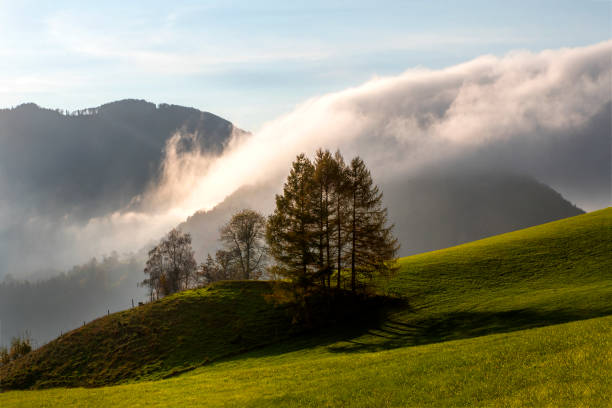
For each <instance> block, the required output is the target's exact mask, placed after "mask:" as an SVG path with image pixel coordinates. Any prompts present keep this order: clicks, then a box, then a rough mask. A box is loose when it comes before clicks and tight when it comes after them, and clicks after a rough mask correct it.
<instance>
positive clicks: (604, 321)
mask: <svg viewBox="0 0 612 408" xmlns="http://www.w3.org/2000/svg"><path fill="white" fill-rule="evenodd" d="M611 250H612V209H606V210H601V211H597V212H593V213H589V214H585V215H580V216H577V217H572V218H568V219H565V220H560V221H556V222H552V223H549V224H544V225H541V226H537V227H533V228H528V229H525V230H520V231H516V232H512V233H508V234H503V235H499V236H496V237H492V238H487V239H483V240H480V241H476V242H473V243H469V244H465V245H461V246H458V247H453V248H449V249H445V250H440V251H435V252H431V253H426V254H421V255H416V256H411V257H408V258H403V259H402V260H401V269H400V271H399V272H398V274H397V275H396V276H395V278H394V279H392V280H391V281H389V282H385V283H381V284H380V285H379V290H380V291H381V292H383V293H388V294H394V295H396V296H400V297H402V298H403V299H404V302H403V303H402V304H398V305H396V306H394V307H393V308H390V309H388V310H387V311H386V315H385V319H384V320H383V321H382V322H380V324H378V325H376V326H372V325H359V326H354V327H352V328H351V329H347V328H346V327H344V328H339V329H336V330H332V329H329V330H325V331H322V332H320V333H318V334H315V333H311V334H308V335H302V336H300V337H299V338H292V339H287V340H284V341H280V342H279V341H278V340H281V338H282V337H283V334H285V333H286V331H287V330H288V328H289V327H290V323H289V321H288V319H287V314H286V311H284V310H282V309H277V308H274V307H273V305H271V304H270V303H267V302H265V301H264V300H263V299H262V295H263V293H265V292H266V291H269V290H270V288H269V285H268V284H263V283H245V282H236V283H226V284H222V285H220V286H213V287H212V288H211V289H205V290H200V291H190V292H185V293H184V294H179V295H177V296H174V297H170V298H168V299H164V300H163V301H161V302H158V303H153V304H152V305H147V306H145V308H150V309H141V308H138V309H136V310H132V311H126V312H123V313H120V314H116V316H115V317H113V316H111V317H112V318H114V319H118V321H125V323H126V325H125V326H124V327H125V328H124V329H123V330H124V331H125V332H126V334H124V335H125V336H134V334H133V333H132V332H133V330H132V329H131V327H132V325H133V323H134V322H137V321H138V320H137V319H136V316H137V315H138V314H142V313H149V314H151V315H152V316H154V315H155V314H154V313H150V312H151V311H153V310H161V309H163V310H168V309H170V308H169V307H168V306H169V305H171V304H173V305H174V307H175V308H177V309H176V310H179V309H178V308H181V307H183V306H181V305H182V304H183V303H184V302H187V301H190V302H192V303H193V304H194V305H196V304H197V305H200V304H203V303H201V302H207V303H206V304H207V305H217V304H223V305H225V306H224V308H226V309H221V310H225V312H223V313H220V314H219V315H218V318H219V319H226V318H227V317H232V316H234V315H238V314H239V315H240V316H241V319H240V320H241V321H242V322H243V323H241V324H242V325H244V326H241V325H240V324H237V325H234V326H233V325H232V320H231V319H228V320H227V321H226V320H219V321H217V323H215V324H208V325H204V327H203V328H199V327H198V328H197V329H196V328H192V329H189V330H191V331H185V328H186V327H190V326H194V325H192V324H190V323H189V322H194V321H197V319H199V318H202V317H201V316H203V313H204V312H203V311H204V310H209V311H210V310H215V309H213V308H211V306H207V307H206V308H198V309H197V310H198V312H197V313H196V312H194V314H193V315H185V317H184V320H183V323H182V325H181V324H177V323H176V322H174V321H166V322H165V323H164V324H165V327H167V328H168V329H167V330H169V331H167V332H166V333H167V334H168V335H169V333H172V334H171V336H172V338H173V339H174V341H177V340H178V339H179V338H181V339H182V340H181V341H182V342H183V343H172V342H168V341H167V340H163V341H162V338H164V336H162V333H160V334H158V335H157V337H158V339H159V340H158V342H159V344H166V345H167V346H164V347H161V346H157V347H158V349H160V350H164V354H162V356H163V358H162V357H159V358H157V357H156V358H154V359H152V360H151V357H150V356H149V355H148V354H147V350H149V349H148V348H147V346H145V345H146V344H148V343H147V342H145V341H143V343H142V344H143V346H142V347H143V348H142V354H141V355H139V356H132V357H131V358H132V360H130V361H131V363H130V364H133V366H131V368H130V372H137V373H139V376H140V377H141V378H159V377H160V376H165V375H168V374H170V373H173V372H177V371H182V370H184V369H186V368H189V367H194V366H197V365H201V364H202V363H203V362H205V361H206V359H208V360H214V359H215V358H220V357H222V356H224V355H229V354H234V357H231V358H225V359H221V360H220V361H218V362H215V363H213V364H209V365H207V366H205V367H202V368H199V369H197V370H195V371H193V372H190V373H187V374H183V375H182V376H180V377H177V378H174V379H170V380H164V381H160V382H140V383H136V384H130V385H122V386H117V387H110V388H101V389H94V390H85V389H73V390H68V391H67V390H48V391H33V392H9V393H5V394H2V395H0V403H2V404H3V406H4V404H6V405H7V406H11V405H10V404H11V403H15V404H16V403H18V402H19V401H22V402H23V401H27V402H28V403H31V404H32V405H37V404H38V403H40V402H41V401H43V399H50V401H57V403H56V404H55V405H54V404H53V403H52V402H51V403H49V405H50V406H62V405H63V404H64V403H65V402H67V401H68V402H69V401H90V402H91V404H92V405H94V406H95V403H97V404H100V406H104V405H109V404H113V405H114V404H118V405H125V406H130V405H131V406H133V405H135V404H136V403H138V404H143V405H147V406H155V405H165V404H164V401H165V402H166V404H167V403H168V401H179V400H180V401H181V404H183V403H184V404H185V405H190V404H191V405H197V404H206V405H209V406H215V405H224V404H226V403H227V404H228V405H231V403H233V404H234V405H236V406H239V405H243V406H244V405H249V406H266V405H271V404H280V405H287V406H293V405H295V406H297V405H300V406H301V405H306V406H321V405H350V406H371V405H372V404H374V403H375V402H376V403H375V404H374V405H380V406H385V405H386V406H406V405H407V406H424V405H432V406H436V405H438V406H448V405H465V404H467V405H484V406H486V405H509V406H512V405H523V404H522V402H524V401H532V403H541V402H542V401H547V402H546V403H547V404H552V405H558V404H556V403H555V401H557V402H563V401H566V400H565V399H564V398H567V401H574V402H576V404H572V403H570V404H569V405H572V406H574V405H576V406H580V404H583V405H584V406H598V405H605V404H604V400H605V395H606V394H605V392H604V393H602V391H603V390H605V389H607V387H608V386H609V385H610V384H609V380H608V379H607V378H608V377H609V375H607V374H609V373H610V371H611V367H610V365H611V359H612V356H611V355H610V350H611V348H610V342H611V341H612V333H611V331H610V329H609V327H610V322H611V320H610V317H604V318H597V317H600V316H606V315H610V314H612V256H610V254H611V253H612V251H611ZM241 291H242V292H244V293H240V292H241ZM202 297H203V298H205V299H207V300H202V299H200V298H202ZM224 298H225V299H232V301H228V302H225V303H224V302H223V299H224ZM243 298H245V299H244V300H243ZM164 302H167V303H164ZM234 302H240V304H237V303H234ZM253 304H257V305H259V306H260V309H259V311H258V312H257V313H254V312H253V311H251V310H243V309H245V308H246V309H249V308H250V307H251V305H253ZM162 305H164V307H162ZM156 308H157V309H156ZM159 313H160V315H162V314H163V313H162V312H161V311H160V312H159ZM209 313H211V312H209ZM120 316H121V319H119V317H120ZM166 316H168V315H166ZM250 318H253V319H256V320H253V321H251V320H248V319H250ZM105 319H106V320H105ZM122 319H124V320H122ZM585 319H590V320H585ZM162 320H163V319H162ZM576 320H582V321H580V322H575V323H571V324H564V325H556V326H551V327H547V328H538V329H534V327H538V326H547V325H554V324H559V323H564V322H570V321H576ZM106 321H107V323H105V324H107V325H108V324H111V323H110V322H111V319H110V318H103V319H99V320H98V321H96V322H94V323H93V324H92V325H95V324H99V325H102V322H106ZM154 322H156V321H155V320H151V321H146V322H144V321H143V323H142V325H141V326H138V327H141V328H142V330H144V329H145V328H148V329H149V330H152V331H154V330H153V329H151V327H155V325H153V326H150V325H149V324H150V323H154ZM224 322H227V323H226V324H225V326H223V323H224ZM128 323H129V324H128ZM114 324H116V323H114ZM156 324H161V323H159V322H157V323H156ZM259 325H265V327H266V329H263V330H261V331H260V330H259V328H258V327H259ZM195 326H199V325H195ZM211 328H214V330H212V331H211ZM170 329H172V330H170ZM217 329H218V330H220V331H219V332H217V331H216V330H217ZM85 330H93V326H92V327H91V328H88V327H87V326H86V327H85V328H82V329H79V330H77V331H75V332H72V333H69V334H68V336H84V334H83V333H82V332H84V331H85ZM194 330H198V331H197V333H198V334H199V335H200V336H204V338H205V339H206V340H205V341H203V342H202V343H201V344H200V343H197V342H196V340H194V339H193V338H192V335H193V334H195V332H194ZM277 330H278V331H277ZM519 330H520V331H519ZM273 331H274V332H275V333H279V332H280V333H283V334H281V335H279V334H276V337H274V336H271V335H270V334H271V333H272V332H273ZM509 332H513V333H509ZM95 333H96V332H95V331H92V332H91V333H90V336H91V337H90V339H89V340H88V341H87V342H83V341H80V342H79V344H80V343H82V344H88V347H86V348H85V349H84V351H83V352H82V353H81V354H79V357H78V358H77V357H73V358H70V359H67V357H66V356H67V355H68V354H63V356H64V357H53V356H55V355H56V353H59V352H58V350H59V348H58V347H59V343H58V344H55V343H53V342H52V343H50V344H49V345H48V350H46V351H44V353H46V354H42V351H43V349H44V348H43V349H41V350H38V351H37V352H35V353H33V355H32V356H30V357H29V360H28V359H24V360H22V361H20V362H19V364H14V365H11V366H9V367H6V368H3V369H0V376H2V377H0V378H2V379H3V380H2V381H4V382H3V384H7V381H14V380H13V378H20V377H19V376H20V375H21V376H24V375H26V374H22V373H27V371H28V369H27V368H26V367H28V361H31V363H30V364H33V366H34V367H43V365H44V364H48V363H47V362H46V361H45V360H44V359H43V355H46V356H47V358H48V359H49V358H51V359H52V358H55V359H56V361H60V360H61V359H62V358H63V361H65V362H66V363H65V364H66V365H67V366H68V365H72V366H74V361H82V367H88V366H89V365H91V364H94V365H95V364H100V363H99V362H97V360H95V359H92V357H95V358H99V357H100V356H102V355H103V354H101V353H98V354H96V355H93V356H92V355H87V354H86V352H87V350H89V349H90V348H91V347H92V346H95V345H96V344H98V343H101V342H102V343H103V342H104V341H110V340H108V338H106V337H102V336H96V335H95ZM105 333H108V330H107V331H106V332H105ZM116 333H118V335H119V334H120V333H122V332H121V330H120V329H119V328H117V329H116ZM237 333H241V334H237ZM494 333H497V334H494ZM144 337H145V338H146V337H147V336H144ZM232 338H240V339H241V340H240V343H239V344H233V343H232V342H231V339H232ZM461 339H462V340H461ZM451 340H458V341H451ZM61 341H62V339H61V338H60V339H58V340H56V342H60V343H61ZM264 343H275V344H272V345H270V346H268V347H263V348H259V349H257V350H255V351H251V352H248V353H244V354H237V353H239V352H240V351H242V350H245V349H247V348H249V347H253V346H255V345H260V344H264ZM432 343H440V344H432ZM127 344H128V346H125V347H131V346H129V344H130V343H127ZM168 344H172V345H168ZM96 347H98V346H96ZM65 350H66V351H65V353H68V352H69V351H68V350H69V348H66V349H65ZM105 350H106V354H104V356H105V358H106V359H107V360H111V359H113V358H114V359H116V361H117V362H118V363H117V364H118V366H121V364H125V362H124V361H123V360H121V359H120V357H121V352H122V349H119V350H117V351H116V352H113V349H112V348H110V347H107V348H106V349H105ZM236 354H237V355H236ZM59 355H61V354H58V356H59ZM115 356H117V357H115ZM138 358H142V359H144V361H145V364H143V365H142V367H143V368H141V367H140V366H139V365H138V361H139V360H138ZM104 364H107V363H104ZM107 365H108V364H107ZM29 367H32V365H30V366H29ZM144 367H146V369H145V368H144ZM30 370H31V368H30ZM51 373H52V374H53V375H51V374H49V372H48V371H44V370H42V369H41V371H38V372H36V374H37V375H38V376H39V377H38V378H45V379H44V380H43V381H40V382H39V383H38V385H45V386H46V385H54V384H62V381H64V383H65V384H75V383H76V384H78V382H71V381H72V380H71V377H70V370H69V369H68V368H66V369H63V370H60V369H59V368H53V371H52V372H51ZM77 374H78V372H77ZM57 375H59V377H57ZM100 376H101V377H99V378H101V381H100V382H105V381H113V382H116V381H121V380H123V379H124V377H121V376H120V375H115V377H111V376H108V375H106V374H104V373H101V374H100ZM128 377H129V376H128ZM73 378H81V381H83V382H82V383H83V384H87V381H90V380H89V379H88V378H89V377H86V376H83V375H81V377H78V376H77V377H73ZM125 378H127V377H125ZM66 379H68V380H66ZM93 383H96V382H95V381H94V382H93ZM130 401H131V402H130Z"/></svg>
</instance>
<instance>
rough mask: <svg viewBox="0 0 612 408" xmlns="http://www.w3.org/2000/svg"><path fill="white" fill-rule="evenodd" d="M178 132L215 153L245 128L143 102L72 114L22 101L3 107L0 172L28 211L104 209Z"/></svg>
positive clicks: (124, 194)
mask: <svg viewBox="0 0 612 408" xmlns="http://www.w3.org/2000/svg"><path fill="white" fill-rule="evenodd" d="M176 131H182V132H185V133H195V134H197V135H198V137H197V143H199V147H200V148H201V149H202V150H203V151H205V152H210V153H213V154H219V153H220V152H221V151H223V148H224V147H225V145H226V143H227V142H228V140H229V138H230V137H231V135H232V132H242V131H241V130H239V129H236V128H235V127H234V126H233V125H232V124H231V123H230V122H228V121H227V120H225V119H223V118H220V117H218V116H215V115H213V114H211V113H208V112H202V111H199V110H197V109H194V108H186V107H183V106H177V105H167V104H160V105H155V104H153V103H150V102H146V101H141V100H133V99H128V100H122V101H117V102H112V103H108V104H105V105H102V106H99V107H97V108H91V109H85V110H81V111H77V112H73V113H70V114H64V113H61V112H59V111H54V110H50V109H44V108H41V107H39V106H37V105H35V104H24V105H19V106H17V107H15V108H12V109H2V110H0V177H1V178H3V179H4V180H5V182H6V181H11V184H10V186H11V190H13V191H11V192H10V193H11V194H9V199H11V200H14V201H18V202H19V203H21V205H22V206H25V207H26V208H25V209H26V210H29V211H32V212H44V213H45V214H56V215H64V214H66V213H70V214H72V215H76V216H78V217H80V218H83V217H92V216H95V215H100V214H105V213H107V212H109V211H113V210H116V209H118V208H121V207H123V206H125V205H127V204H128V203H129V202H130V200H131V199H132V198H133V197H134V196H136V195H138V194H140V193H142V192H143V191H144V189H145V188H146V186H147V185H148V184H149V183H151V182H153V181H154V180H155V179H156V177H157V176H158V172H159V166H160V164H161V160H162V157H163V153H164V147H165V145H166V143H167V141H168V139H169V138H170V137H171V136H172V135H173V134H174V133H175V132H176ZM190 147H193V146H185V148H190ZM0 180H1V179H0ZM7 187H8V186H7ZM0 188H2V191H1V192H2V193H3V195H4V196H5V197H6V195H7V193H9V192H7V191H5V190H6V188H5V187H3V186H2V184H0ZM102 198H103V199H102Z"/></svg>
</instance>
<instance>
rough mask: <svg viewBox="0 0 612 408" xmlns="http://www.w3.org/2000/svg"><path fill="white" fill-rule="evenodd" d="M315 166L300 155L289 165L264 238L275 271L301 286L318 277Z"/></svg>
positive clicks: (309, 283)
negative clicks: (288, 171)
mask: <svg viewBox="0 0 612 408" xmlns="http://www.w3.org/2000/svg"><path fill="white" fill-rule="evenodd" d="M314 171H315V169H314V166H313V164H312V162H311V161H310V160H309V159H308V158H307V157H306V156H305V155H304V154H300V155H299V156H297V158H296V160H295V161H294V162H293V164H292V168H291V172H290V173H289V176H288V177H287V181H286V182H285V184H284V187H283V194H281V195H277V196H276V209H275V210H274V213H273V214H272V215H271V216H270V217H269V219H268V224H267V229H266V239H267V241H268V245H269V248H270V253H271V255H272V256H273V257H274V258H275V259H276V261H277V263H278V265H277V266H278V270H280V271H281V273H282V274H283V275H284V276H287V277H289V278H291V279H292V280H293V281H294V282H296V283H298V284H299V285H302V286H309V285H311V284H313V283H314V281H315V280H316V278H317V272H318V264H319V259H318V257H317V251H316V248H317V245H316V241H315V240H316V239H317V238H318V237H317V228H318V222H319V220H317V217H316V214H315V212H314V211H313V208H315V207H316V205H317V197H316V194H315V191H316V190H315V185H314Z"/></svg>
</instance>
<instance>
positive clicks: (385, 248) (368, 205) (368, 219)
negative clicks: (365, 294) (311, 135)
mask: <svg viewBox="0 0 612 408" xmlns="http://www.w3.org/2000/svg"><path fill="white" fill-rule="evenodd" d="M347 175H348V184H347V196H348V214H349V220H348V221H349V222H348V224H347V226H348V235H349V238H350V251H349V252H348V254H347V260H348V261H350V264H351V290H352V291H353V292H355V290H356V289H357V284H358V282H357V280H358V279H359V278H362V279H364V280H371V278H372V276H373V274H374V273H376V272H377V273H381V274H384V273H389V272H391V271H392V270H393V269H394V267H395V262H394V260H395V256H396V254H397V251H398V250H399V244H398V241H397V239H396V238H394V237H393V234H392V232H391V231H392V229H393V225H391V226H388V225H387V224H388V223H387V209H386V208H384V207H383V205H382V197H383V195H382V193H381V192H380V190H379V188H378V186H376V185H374V182H373V181H372V176H371V174H370V171H369V170H368V169H367V167H366V165H365V163H364V162H363V160H362V159H361V158H359V157H355V158H354V159H353V160H352V161H351V164H350V167H349V169H348V172H347ZM358 274H359V276H358Z"/></svg>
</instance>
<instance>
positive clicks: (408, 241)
mask: <svg viewBox="0 0 612 408" xmlns="http://www.w3.org/2000/svg"><path fill="white" fill-rule="evenodd" d="M384 200H385V203H386V204H387V205H388V207H389V216H390V219H391V220H392V222H394V223H395V233H396V235H397V237H398V238H399V240H400V243H401V244H402V248H401V250H400V253H401V254H402V255H411V254H417V253H421V252H427V251H433V250H436V249H441V248H446V247H450V246H455V245H459V244H462V243H464V242H470V241H475V240H477V239H481V238H485V237H490V236H493V235H498V234H503V233H505V232H510V231H515V230H519V229H522V228H527V227H531V226H534V225H539V224H544V223H547V222H550V221H555V220H559V219H562V218H567V217H572V216H575V215H580V214H584V211H582V210H581V209H580V208H578V207H576V206H574V205H573V204H571V203H570V202H568V201H567V200H566V199H565V198H563V196H561V194H559V193H558V192H556V191H555V190H553V189H552V188H551V187H549V186H547V185H545V184H543V183H540V182H538V181H537V180H535V179H533V178H532V177H528V176H523V175H517V174H511V173H502V172H496V171H484V170H482V171H479V170H466V171H454V172H442V171H432V172H428V173H426V174H422V175H420V176H417V177H412V178H407V179H405V180H394V181H392V182H390V183H388V184H387V185H385V186H384Z"/></svg>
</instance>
